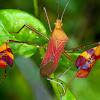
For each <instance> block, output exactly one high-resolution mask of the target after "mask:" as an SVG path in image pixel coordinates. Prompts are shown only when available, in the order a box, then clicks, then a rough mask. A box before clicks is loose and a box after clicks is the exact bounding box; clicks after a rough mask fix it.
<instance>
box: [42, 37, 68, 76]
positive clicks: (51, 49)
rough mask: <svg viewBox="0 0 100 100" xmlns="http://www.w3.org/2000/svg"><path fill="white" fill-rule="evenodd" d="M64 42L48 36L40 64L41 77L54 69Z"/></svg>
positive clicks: (49, 73)
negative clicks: (45, 49)
mask: <svg viewBox="0 0 100 100" xmlns="http://www.w3.org/2000/svg"><path fill="white" fill-rule="evenodd" d="M66 42H67V41H61V40H57V39H55V38H52V37H51V38H50V40H49V45H48V48H47V51H46V54H45V57H44V59H43V61H42V63H41V66H40V75H41V76H42V77H48V76H50V75H51V74H52V73H53V72H54V71H55V69H56V67H57V64H58V61H59V59H60V56H61V54H62V51H63V49H64V46H65V44H66Z"/></svg>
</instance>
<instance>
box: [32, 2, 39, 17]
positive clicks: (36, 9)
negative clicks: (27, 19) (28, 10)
mask: <svg viewBox="0 0 100 100" xmlns="http://www.w3.org/2000/svg"><path fill="white" fill-rule="evenodd" d="M33 2H34V8H35V15H36V16H38V0H33Z"/></svg>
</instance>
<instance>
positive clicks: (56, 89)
mask: <svg viewBox="0 0 100 100" xmlns="http://www.w3.org/2000/svg"><path fill="white" fill-rule="evenodd" d="M49 78H54V74H52V75H50V76H49ZM50 83H51V85H52V87H53V89H54V92H55V94H56V96H57V99H58V100H60V99H61V93H60V92H59V89H58V86H57V83H56V82H54V81H50Z"/></svg>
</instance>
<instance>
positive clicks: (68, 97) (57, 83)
mask: <svg viewBox="0 0 100 100" xmlns="http://www.w3.org/2000/svg"><path fill="white" fill-rule="evenodd" d="M48 80H50V81H51V84H52V86H53V88H54V91H55V93H56V95H57V98H58V99H60V100H76V99H75V97H74V96H73V94H72V93H71V91H70V90H69V88H67V90H66V93H65V95H64V96H62V95H63V93H64V90H65V87H66V86H67V84H66V83H65V82H63V81H62V80H60V79H56V78H48ZM56 87H57V88H56Z"/></svg>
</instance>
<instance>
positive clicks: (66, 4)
mask: <svg viewBox="0 0 100 100" xmlns="http://www.w3.org/2000/svg"><path fill="white" fill-rule="evenodd" d="M70 1H71V0H69V1H68V2H67V4H66V6H65V8H64V10H63V13H62V16H61V21H62V18H63V16H64V13H65V10H66V8H67V6H68V4H69V2H70Z"/></svg>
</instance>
